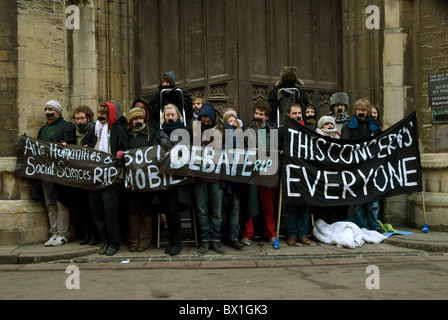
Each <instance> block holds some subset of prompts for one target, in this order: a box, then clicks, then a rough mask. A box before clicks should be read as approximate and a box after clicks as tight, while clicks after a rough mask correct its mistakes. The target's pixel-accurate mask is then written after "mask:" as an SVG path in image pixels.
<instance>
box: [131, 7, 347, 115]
mask: <svg viewBox="0 0 448 320" xmlns="http://www.w3.org/2000/svg"><path fill="white" fill-rule="evenodd" d="M134 9H135V11H134V12H135V16H136V24H135V26H136V29H135V48H136V52H135V56H136V57H135V82H136V92H137V95H138V96H139V97H143V98H149V97H150V96H151V95H152V94H153V93H155V92H157V86H158V83H159V78H160V75H161V74H162V73H164V72H167V71H171V70H173V71H174V72H175V74H176V84H177V85H178V86H179V87H181V88H183V89H186V90H188V91H189V92H190V93H191V94H192V95H193V96H194V95H202V96H204V97H206V98H207V99H208V100H210V101H212V102H213V104H214V105H215V106H217V107H219V108H225V107H228V106H231V107H235V108H236V109H237V110H238V113H239V115H240V118H242V119H243V121H244V122H246V121H249V120H250V119H251V118H252V106H253V103H254V102H255V101H256V100H258V99H267V97H268V95H269V91H270V90H271V89H272V88H273V86H274V84H275V83H276V82H277V81H278V79H279V74H280V70H281V68H282V67H283V66H286V65H295V66H297V67H298V69H299V73H300V77H301V78H302V80H304V82H305V90H306V92H307V94H308V95H309V97H310V100H312V101H314V103H315V104H316V105H318V106H320V107H321V108H322V109H324V110H322V112H323V114H326V113H327V112H328V109H327V108H328V101H329V97H330V95H331V93H333V92H335V91H337V90H341V89H342V44H341V42H342V29H341V28H342V17H341V14H342V13H341V2H340V1H328V0H163V1H162V0H140V1H136V2H135V8H134Z"/></svg>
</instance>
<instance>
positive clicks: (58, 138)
mask: <svg viewBox="0 0 448 320" xmlns="http://www.w3.org/2000/svg"><path fill="white" fill-rule="evenodd" d="M62 110H63V105H62V102H61V101H59V100H57V99H52V100H50V101H48V102H47V103H46V104H45V107H44V112H45V117H46V118H47V123H46V124H45V125H44V126H42V127H41V128H40V130H39V133H38V135H37V138H38V139H41V140H44V141H50V142H54V143H61V144H62V145H63V146H66V145H67V144H75V143H76V137H75V130H76V129H75V125H74V124H73V123H70V122H68V121H66V120H64V118H63V117H62ZM41 183H42V191H43V194H44V199H45V206H46V207H47V212H48V220H49V224H50V230H49V231H50V234H51V236H50V239H48V241H47V242H46V243H45V246H47V247H48V246H59V245H63V244H65V243H67V241H68V236H69V232H68V227H69V223H70V221H69V209H68V208H67V206H66V205H67V202H68V201H69V200H70V199H69V194H70V193H69V192H67V191H68V188H69V187H66V186H62V185H58V184H56V183H52V182H48V181H45V180H42V182H41Z"/></svg>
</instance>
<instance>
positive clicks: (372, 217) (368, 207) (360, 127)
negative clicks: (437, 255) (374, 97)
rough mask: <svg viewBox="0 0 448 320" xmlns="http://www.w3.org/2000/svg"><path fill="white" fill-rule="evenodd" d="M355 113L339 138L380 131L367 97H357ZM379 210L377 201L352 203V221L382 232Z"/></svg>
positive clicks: (378, 132)
mask: <svg viewBox="0 0 448 320" xmlns="http://www.w3.org/2000/svg"><path fill="white" fill-rule="evenodd" d="M354 109H355V114H354V115H353V117H352V118H351V120H350V122H349V123H347V124H346V125H344V126H343V127H342V130H341V138H342V139H350V140H359V139H365V138H368V137H372V136H376V135H378V134H380V133H381V128H380V127H378V125H377V124H376V123H375V121H374V119H373V118H372V104H371V103H370V101H369V100H367V99H359V100H357V101H356V102H355V106H354ZM379 211H380V204H379V201H376V200H375V201H370V202H367V203H362V204H356V205H353V215H354V221H353V222H354V223H355V224H356V225H357V226H358V227H360V228H361V229H362V228H365V229H367V230H375V231H378V232H379V233H384V231H383V229H382V228H381V226H380V224H379V223H378V213H379Z"/></svg>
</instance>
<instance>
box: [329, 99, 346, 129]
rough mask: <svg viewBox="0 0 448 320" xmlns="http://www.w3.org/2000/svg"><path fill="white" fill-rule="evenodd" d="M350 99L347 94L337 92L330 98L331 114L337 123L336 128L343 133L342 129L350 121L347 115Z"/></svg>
mask: <svg viewBox="0 0 448 320" xmlns="http://www.w3.org/2000/svg"><path fill="white" fill-rule="evenodd" d="M348 107H349V98H348V95H347V94H346V93H345V92H337V93H335V94H333V95H332V96H331V97H330V113H329V114H328V115H329V116H331V117H333V118H334V120H335V122H336V128H337V129H338V130H339V132H341V130H342V127H343V126H344V125H345V124H346V123H347V122H349V121H350V116H349V115H348V113H347V110H348Z"/></svg>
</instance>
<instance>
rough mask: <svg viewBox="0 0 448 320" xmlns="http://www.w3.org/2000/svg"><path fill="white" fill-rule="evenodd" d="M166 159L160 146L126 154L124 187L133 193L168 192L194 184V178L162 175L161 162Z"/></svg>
mask: <svg viewBox="0 0 448 320" xmlns="http://www.w3.org/2000/svg"><path fill="white" fill-rule="evenodd" d="M165 157H166V152H165V151H164V150H163V148H162V147H161V146H160V145H155V146H149V147H145V148H139V149H131V150H128V151H125V152H124V159H125V167H124V185H125V187H126V189H128V190H129V191H133V192H148V191H155V190H167V189H170V188H172V187H174V186H180V185H184V184H189V183H192V182H194V179H193V178H192V177H188V176H174V175H172V174H161V173H160V170H159V162H160V160H161V159H162V158H165Z"/></svg>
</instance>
